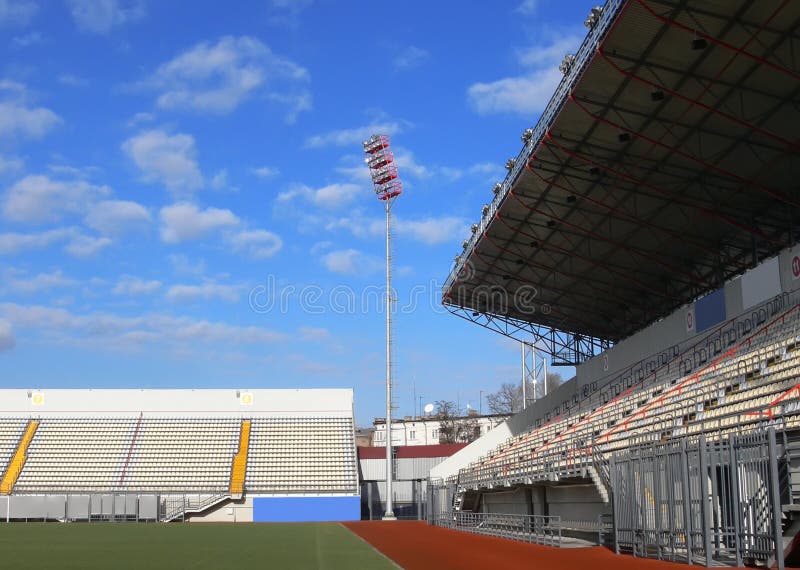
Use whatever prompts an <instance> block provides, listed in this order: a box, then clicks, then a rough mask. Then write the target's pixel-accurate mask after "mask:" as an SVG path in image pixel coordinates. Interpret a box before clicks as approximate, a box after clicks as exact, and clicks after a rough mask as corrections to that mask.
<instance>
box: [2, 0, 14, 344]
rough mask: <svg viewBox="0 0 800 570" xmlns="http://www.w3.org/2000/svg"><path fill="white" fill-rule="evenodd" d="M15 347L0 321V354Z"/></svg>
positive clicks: (6, 325)
mask: <svg viewBox="0 0 800 570" xmlns="http://www.w3.org/2000/svg"><path fill="white" fill-rule="evenodd" d="M0 1H2V0H0ZM16 345H17V342H16V340H15V339H14V329H13V327H12V326H11V323H10V322H8V321H7V320H5V319H0V352H6V351H9V350H12V349H13V348H14V347H15V346H16Z"/></svg>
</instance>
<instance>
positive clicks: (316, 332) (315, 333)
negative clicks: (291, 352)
mask: <svg viewBox="0 0 800 570" xmlns="http://www.w3.org/2000/svg"><path fill="white" fill-rule="evenodd" d="M297 332H299V333H300V337H301V338H302V339H303V340H329V339H330V338H331V331H329V330H328V329H323V328H320V327H300V329H299V330H298V331H297Z"/></svg>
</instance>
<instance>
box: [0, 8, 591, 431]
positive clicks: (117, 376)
mask: <svg viewBox="0 0 800 570" xmlns="http://www.w3.org/2000/svg"><path fill="white" fill-rule="evenodd" d="M592 4H593V3H592V2H585V1H582V0H580V1H579V0H575V1H569V2H552V1H546V0H541V1H538V2H537V1H531V0H526V1H525V2H522V3H520V2H519V1H517V2H505V3H503V2H497V3H492V4H491V5H490V4H488V3H484V2H458V3H456V2H418V1H413V0H412V1H407V2H403V3H401V4H397V3H385V2H384V3H367V2H334V1H332V0H257V1H250V2H228V3H224V4H223V3H220V2H215V3H211V2H197V1H195V2H179V1H174V2H155V1H153V0H150V1H148V0H141V1H123V0H66V1H64V2H59V1H56V0H52V1H47V2H45V1H44V0H16V1H15V0H0V46H2V47H1V48H0V49H1V50H2V51H1V52H0V53H2V54H3V55H2V58H1V59H0V386H2V387H54V388H55V387H97V388H101V387H107V388H112V387H120V388H122V387H145V388H156V387H171V388H175V387H179V388H189V387H235V388H283V387H298V388H312V387H353V388H355V393H356V417H357V419H358V421H359V422H360V423H362V424H368V423H369V422H371V419H372V417H373V416H382V415H383V412H382V407H383V375H384V372H383V370H384V369H383V366H384V356H383V342H384V330H383V314H382V313H380V312H378V310H379V306H380V300H379V298H378V296H379V294H380V293H379V290H377V291H376V288H378V287H380V286H381V284H382V283H383V247H384V243H383V225H382V210H381V204H380V203H379V202H378V201H377V200H375V197H374V194H373V193H372V191H371V188H370V186H369V183H368V172H367V170H366V168H365V166H364V165H363V158H362V154H361V145H360V143H361V140H362V139H364V138H366V137H367V136H368V135H369V134H372V133H374V132H381V133H384V134H388V135H391V137H392V141H393V146H394V148H395V154H396V156H397V163H398V166H399V171H400V175H401V178H402V179H403V182H404V185H405V189H406V191H405V193H404V194H403V195H402V196H401V197H400V198H399V200H398V201H397V203H396V205H395V210H394V212H395V217H396V225H395V238H396V239H395V271H396V279H395V286H396V288H397V290H398V297H399V307H400V313H399V314H398V315H397V318H396V326H395V334H396V347H395V349H396V350H395V353H396V370H395V375H396V383H397V386H396V402H397V405H398V406H399V411H398V414H400V415H403V414H410V413H412V406H413V400H412V385H413V384H416V390H417V394H418V395H422V396H423V401H424V402H432V401H435V400H438V399H451V400H456V399H458V400H460V402H461V404H462V406H464V405H466V403H468V402H470V403H471V404H472V405H473V406H474V407H478V393H479V390H483V391H484V393H486V392H489V391H492V390H495V389H496V388H497V387H498V386H499V385H500V384H501V383H502V382H504V381H511V380H514V381H516V380H517V378H518V377H519V352H518V348H517V346H516V345H515V344H514V343H513V342H511V341H507V340H505V339H503V337H501V336H499V335H497V334H495V333H491V332H488V331H484V330H483V329H481V328H480V327H478V326H476V325H472V324H470V323H466V322H464V321H462V320H461V319H458V318H457V317H454V316H451V315H449V314H446V312H444V311H443V310H442V309H441V307H439V306H438V303H439V287H440V286H441V284H442V282H443V281H444V279H445V278H446V276H447V273H448V271H449V269H450V267H451V265H452V259H453V256H454V255H455V254H457V253H458V252H460V249H461V248H460V244H461V242H462V240H463V239H465V237H466V236H467V235H468V228H469V225H470V224H472V223H474V222H475V221H477V220H478V218H479V216H480V208H481V205H482V204H484V203H486V202H488V201H489V200H490V198H491V187H492V185H493V184H494V182H495V181H496V180H500V179H502V177H503V175H504V174H505V170H504V169H503V164H504V163H505V160H506V159H507V158H508V157H510V156H513V155H516V153H517V152H518V151H519V149H520V148H521V143H520V142H519V135H520V134H521V133H522V131H523V130H524V129H525V128H526V127H528V126H532V125H533V124H534V123H535V122H536V119H537V118H538V115H539V113H540V112H541V110H542V108H543V107H544V105H545V104H546V102H547V100H548V99H549V96H550V94H551V93H552V90H553V88H554V87H555V85H556V83H557V82H558V80H559V78H560V74H559V72H558V70H557V67H558V63H559V62H560V61H561V59H562V58H563V56H564V55H565V54H566V53H570V52H574V51H575V50H576V49H577V47H578V45H579V43H580V41H581V39H582V37H583V35H584V32H585V30H584V28H583V26H582V22H583V19H584V17H585V15H586V13H587V12H588V10H589V8H590V7H591V6H592Z"/></svg>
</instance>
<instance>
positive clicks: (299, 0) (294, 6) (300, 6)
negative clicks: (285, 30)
mask: <svg viewBox="0 0 800 570" xmlns="http://www.w3.org/2000/svg"><path fill="white" fill-rule="evenodd" d="M313 3H314V0H270V3H269V4H270V13H269V22H270V23H271V24H275V25H280V26H290V27H293V26H296V25H297V23H298V19H299V17H300V14H301V13H302V12H303V11H304V10H306V9H307V8H309V7H310V6H311V5H312V4H313Z"/></svg>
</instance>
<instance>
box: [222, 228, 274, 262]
mask: <svg viewBox="0 0 800 570" xmlns="http://www.w3.org/2000/svg"><path fill="white" fill-rule="evenodd" d="M227 241H228V243H230V244H231V245H232V246H233V248H234V250H235V251H244V252H246V253H247V254H248V255H249V256H250V257H252V258H254V259H266V258H268V257H272V256H273V255H275V254H276V253H278V252H279V251H280V250H281V248H282V247H283V240H282V239H281V238H280V236H278V235H277V234H274V233H272V232H270V231H267V230H245V231H241V232H237V233H235V234H232V235H230V236H228V238H227Z"/></svg>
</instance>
